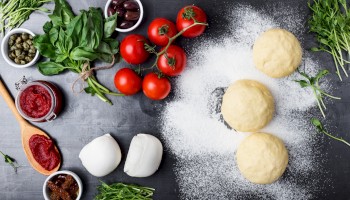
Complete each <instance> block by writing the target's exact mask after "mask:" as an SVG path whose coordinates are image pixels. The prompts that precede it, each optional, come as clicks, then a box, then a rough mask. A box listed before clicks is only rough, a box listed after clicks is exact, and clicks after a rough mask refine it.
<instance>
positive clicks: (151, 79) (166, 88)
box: [142, 72, 171, 100]
mask: <svg viewBox="0 0 350 200" xmlns="http://www.w3.org/2000/svg"><path fill="white" fill-rule="evenodd" d="M142 89H143V93H144V94H145V95H146V96H147V97H148V98H150V99H153V100H161V99H164V98H165V97H167V96H168V95H169V93H170V89H171V84H170V81H169V80H168V79H167V78H166V77H158V75H157V74H156V73H154V72H151V73H149V74H147V75H146V76H145V77H144V79H143V82H142Z"/></svg>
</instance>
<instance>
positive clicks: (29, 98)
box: [19, 85, 51, 118]
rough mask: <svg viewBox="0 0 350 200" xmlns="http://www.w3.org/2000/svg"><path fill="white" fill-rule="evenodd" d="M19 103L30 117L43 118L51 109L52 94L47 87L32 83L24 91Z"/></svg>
mask: <svg viewBox="0 0 350 200" xmlns="http://www.w3.org/2000/svg"><path fill="white" fill-rule="evenodd" d="M19 104H20V107H21V109H22V111H23V112H24V114H26V115H27V116H28V117H31V118H41V117H44V116H45V115H47V113H48V112H49V111H50V108H51V96H50V94H49V92H48V91H47V89H46V88H44V87H42V86H40V85H32V86H29V87H27V88H26V89H25V90H24V91H23V92H22V94H21V96H20V102H19Z"/></svg>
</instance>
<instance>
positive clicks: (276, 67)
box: [253, 28, 302, 78]
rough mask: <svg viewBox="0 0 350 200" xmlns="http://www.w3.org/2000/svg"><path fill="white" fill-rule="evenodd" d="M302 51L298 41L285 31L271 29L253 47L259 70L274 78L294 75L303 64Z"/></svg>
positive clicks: (255, 61)
mask: <svg viewBox="0 0 350 200" xmlns="http://www.w3.org/2000/svg"><path fill="white" fill-rule="evenodd" d="M301 57H302V49H301V46H300V43H299V41H298V39H297V38H296V37H295V36H294V35H293V34H292V33H291V32H289V31H287V30H284V29H277V28H276V29H270V30H268V31H266V32H264V33H263V34H261V35H260V36H259V37H258V39H257V40H256V41H255V44H254V47H253V59H254V64H255V66H256V68H257V69H259V70H260V71H261V72H263V73H265V74H266V75H268V76H270V77H273V78H281V77H284V76H288V75H290V74H291V73H293V72H294V71H295V70H296V69H297V68H298V67H299V66H300V63H301Z"/></svg>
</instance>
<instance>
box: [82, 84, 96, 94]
mask: <svg viewBox="0 0 350 200" xmlns="http://www.w3.org/2000/svg"><path fill="white" fill-rule="evenodd" d="M84 91H85V92H86V93H87V94H91V96H94V95H95V94H96V91H95V90H94V88H92V87H90V86H89V87H86V88H84Z"/></svg>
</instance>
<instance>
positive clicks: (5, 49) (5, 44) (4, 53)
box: [1, 28, 39, 68]
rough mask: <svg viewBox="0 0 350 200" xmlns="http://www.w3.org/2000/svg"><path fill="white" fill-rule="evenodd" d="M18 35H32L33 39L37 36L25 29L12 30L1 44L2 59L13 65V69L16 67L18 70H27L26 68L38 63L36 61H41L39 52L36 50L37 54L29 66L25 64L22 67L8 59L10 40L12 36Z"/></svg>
mask: <svg viewBox="0 0 350 200" xmlns="http://www.w3.org/2000/svg"><path fill="white" fill-rule="evenodd" d="M16 33H28V34H30V35H32V36H33V37H34V36H35V34H34V33H33V32H32V31H30V30H28V29H25V28H15V29H12V30H11V31H10V32H8V33H7V34H6V35H5V37H4V38H3V40H2V43H1V53H2V57H3V58H4V59H5V61H6V62H7V63H8V64H9V65H11V66H12V67H16V68H25V67H29V66H32V65H34V64H35V63H36V61H38V59H39V51H38V50H36V54H35V56H34V58H33V60H32V61H30V62H29V63H27V64H24V65H20V64H17V63H15V62H14V61H12V60H11V59H10V58H9V57H8V52H9V48H8V40H9V38H10V36H11V35H13V34H16Z"/></svg>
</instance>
